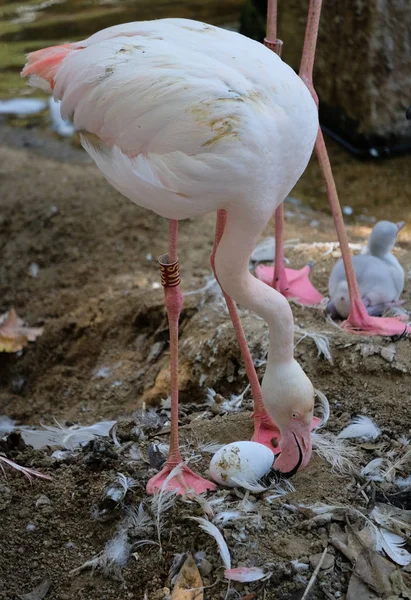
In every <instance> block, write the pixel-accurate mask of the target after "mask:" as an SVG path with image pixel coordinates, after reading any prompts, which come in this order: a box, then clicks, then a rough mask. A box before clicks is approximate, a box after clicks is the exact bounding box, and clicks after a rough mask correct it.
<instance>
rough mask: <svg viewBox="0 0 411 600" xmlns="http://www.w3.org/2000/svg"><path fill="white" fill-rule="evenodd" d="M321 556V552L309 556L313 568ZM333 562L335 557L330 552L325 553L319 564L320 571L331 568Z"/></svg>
mask: <svg viewBox="0 0 411 600" xmlns="http://www.w3.org/2000/svg"><path fill="white" fill-rule="evenodd" d="M321 556H322V552H319V553H318V554H312V555H311V556H310V565H311V566H312V568H313V569H315V568H316V566H317V565H318V563H319V562H320V558H321ZM334 562H335V557H334V556H333V555H332V554H328V553H327V554H326V555H325V558H324V560H323V563H322V565H321V571H328V569H332V568H333V566H334Z"/></svg>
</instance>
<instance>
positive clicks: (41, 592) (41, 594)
mask: <svg viewBox="0 0 411 600" xmlns="http://www.w3.org/2000/svg"><path fill="white" fill-rule="evenodd" d="M50 586H51V581H50V579H49V578H48V577H45V578H44V579H43V581H42V582H41V583H40V585H38V586H37V587H36V588H35V589H34V590H33V591H32V592H29V593H28V594H24V595H23V596H20V598H21V600H43V598H45V597H46V596H47V592H48V591H49V589H50Z"/></svg>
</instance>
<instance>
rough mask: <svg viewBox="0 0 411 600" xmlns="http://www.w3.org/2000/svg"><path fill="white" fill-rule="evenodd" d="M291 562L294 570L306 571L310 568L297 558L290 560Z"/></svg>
mask: <svg viewBox="0 0 411 600" xmlns="http://www.w3.org/2000/svg"><path fill="white" fill-rule="evenodd" d="M291 564H292V566H293V568H294V569H295V570H296V571H308V569H309V568H310V567H309V566H308V565H307V563H303V562H300V561H299V560H298V559H295V560H292V561H291Z"/></svg>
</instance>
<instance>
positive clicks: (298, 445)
mask: <svg viewBox="0 0 411 600" xmlns="http://www.w3.org/2000/svg"><path fill="white" fill-rule="evenodd" d="M280 449H281V453H280V454H279V455H278V457H277V459H276V460H275V462H274V469H276V470H278V471H281V473H282V474H283V475H284V477H292V476H293V475H295V474H296V473H297V471H298V470H299V469H300V468H304V467H306V466H307V465H308V463H309V462H310V458H311V452H312V445H311V425H305V424H303V423H298V422H297V423H294V422H293V423H292V424H291V423H290V425H289V426H288V427H287V428H286V429H285V430H284V431H281V442H280Z"/></svg>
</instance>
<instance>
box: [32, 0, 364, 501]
mask: <svg viewBox="0 0 411 600" xmlns="http://www.w3.org/2000/svg"><path fill="white" fill-rule="evenodd" d="M318 4H319V5H321V2H319V0H311V8H310V11H311V12H313V10H314V9H315V8H317V7H318ZM317 12H318V11H317ZM310 14H311V13H310ZM318 18H319V12H318ZM314 25H316V23H315V22H314ZM317 28H318V23H317ZM316 33H317V31H316V28H315V27H313V19H311V21H310V20H309V24H308V29H307V34H306V40H305V45H304V52H303V63H302V64H303V65H305V66H304V69H303V67H302V72H303V73H305V75H304V77H306V78H307V81H311V75H312V66H313V61H314V53H315V42H316ZM300 74H301V73H300ZM22 75H23V76H27V75H31V76H32V77H31V83H32V84H33V85H36V86H38V87H41V88H43V89H44V88H47V89H49V90H53V93H54V96H55V98H57V99H60V100H61V101H62V104H61V112H62V116H63V118H73V120H74V124H75V126H76V128H77V130H79V131H80V132H82V143H83V146H84V148H85V149H86V151H87V152H88V153H89V154H90V156H91V157H92V158H93V159H94V161H95V163H96V165H97V166H98V167H99V169H100V170H101V171H102V172H103V174H104V175H105V177H106V178H107V179H108V181H109V182H110V183H111V184H112V185H113V186H114V187H115V188H116V189H117V190H119V191H120V192H121V193H122V194H123V195H125V196H126V197H128V198H129V199H131V200H132V201H133V202H135V203H137V204H139V205H140V206H144V207H146V208H149V209H151V210H153V211H154V212H156V213H157V214H159V215H161V216H163V217H165V218H167V219H169V249H168V253H167V254H165V255H163V256H162V257H160V269H161V279H162V284H163V286H164V292H165V304H166V309H167V315H168V320H169V328H170V371H171V400H172V415H171V420H172V426H171V436H170V452H169V456H168V459H167V461H166V465H165V467H164V468H163V470H162V471H161V472H160V473H159V474H157V475H156V476H155V477H153V478H152V479H151V480H150V481H149V483H148V486H147V490H148V492H149V493H153V492H154V491H155V490H156V489H159V488H161V487H162V486H163V485H164V483H165V482H166V480H167V484H166V485H167V488H168V489H170V488H174V489H176V490H177V491H178V492H179V493H183V492H184V491H186V490H187V489H189V488H192V489H194V490H195V491H196V492H197V493H199V492H202V491H205V490H207V489H214V487H215V486H214V484H213V483H211V482H209V481H207V480H205V479H203V478H201V477H199V476H198V475H196V474H194V473H193V472H192V471H191V470H190V469H189V468H188V467H187V466H186V465H184V464H183V461H182V457H181V454H180V451H179V446H178V320H179V315H180V312H181V308H182V304H183V299H182V295H181V292H180V288H179V284H180V276H179V266H178V259H177V234H178V220H179V219H184V218H189V217H194V216H197V215H198V216H199V215H203V214H206V213H208V212H212V211H216V212H217V227H216V237H215V243H214V249H213V253H212V257H211V262H212V267H213V270H214V273H215V275H216V278H217V279H218V281H219V283H220V284H221V286H222V288H223V290H224V293H225V297H226V300H227V304H228V308H229V312H230V316H231V319H232V321H233V324H234V328H235V331H236V335H237V339H238V341H239V345H240V349H241V353H242V356H243V359H244V362H245V367H246V371H247V375H248V377H249V380H250V384H251V389H252V394H253V398H254V409H255V410H254V436H253V439H255V440H256V441H259V442H261V443H265V444H267V445H270V444H271V442H272V440H273V438H277V440H280V443H279V450H281V454H280V456H279V457H278V459H277V460H276V463H275V464H276V468H278V469H279V470H280V471H282V472H285V473H292V472H295V471H296V470H297V469H298V468H300V467H303V466H305V465H306V464H307V463H308V461H309V459H310V456H311V428H312V425H313V422H314V421H313V405H314V390H313V386H312V384H311V382H310V381H309V379H308V378H307V376H306V375H305V373H304V371H303V370H302V369H301V367H300V365H299V364H298V363H297V362H296V361H295V359H294V356H293V329H294V328H293V318H292V312H291V309H290V307H289V304H288V302H287V301H286V300H285V298H284V297H283V296H282V295H281V294H280V293H278V292H277V291H275V290H274V289H272V288H270V287H269V286H267V285H265V284H264V283H262V282H260V281H259V280H258V279H256V278H254V277H253V276H252V275H251V274H250V273H249V271H248V261H249V257H250V254H251V252H252V250H253V248H254V246H255V243H256V241H257V240H258V237H259V235H260V234H261V232H262V231H263V229H264V227H265V226H266V224H267V222H268V221H269V219H270V217H271V215H272V214H273V212H274V210H275V209H276V208H277V207H278V206H279V205H280V204H281V203H282V202H283V200H284V198H285V197H286V195H287V194H288V193H289V192H290V190H291V189H292V187H293V186H294V185H295V183H296V181H297V180H298V178H299V177H300V176H301V174H302V173H303V171H304V169H305V167H306V165H307V163H308V160H309V158H310V155H311V152H312V149H313V146H314V143H315V140H316V137H317V133H318V115H317V107H316V104H315V102H314V101H313V99H312V97H311V95H310V92H309V91H308V89H307V87H306V86H305V85H304V83H303V82H302V81H301V79H300V78H299V77H298V76H297V75H296V74H295V73H294V72H293V71H292V70H291V69H290V68H289V67H288V66H287V65H285V64H284V63H283V62H282V61H281V59H280V58H279V57H278V56H276V54H275V53H272V52H270V51H268V50H267V48H264V46H262V45H261V44H258V43H257V42H254V41H252V40H249V39H247V38H245V37H243V36H241V35H239V34H236V33H233V32H229V31H226V30H223V29H219V28H217V27H213V26H209V25H205V24H203V23H198V22H196V21H189V20H184V19H161V20H158V21H151V22H141V23H139V22H136V23H128V24H124V25H120V26H115V27H110V28H108V29H105V30H103V31H100V32H99V33H96V34H95V35H93V36H91V37H90V38H88V39H87V40H85V41H82V42H76V43H73V44H65V45H62V46H55V47H51V48H46V49H44V50H39V51H37V52H33V53H31V54H30V55H29V56H28V61H27V64H26V66H25V68H24V70H23V73H22ZM304 77H303V79H304ZM311 88H312V86H311ZM319 135H320V134H319ZM273 140H274V142H273ZM317 144H318V142H317ZM337 204H338V202H337ZM337 226H338V225H337ZM340 227H342V228H343V225H342V219H341V224H340ZM347 248H348V246H347ZM347 275H348V278H349V277H350V273H349V270H348V271H347ZM354 281H355V279H354ZM236 302H239V303H240V304H241V305H242V306H244V307H246V308H248V309H250V310H253V311H255V312H256V313H257V314H258V315H259V316H261V317H262V318H264V319H265V320H266V322H267V324H268V328H269V335H270V350H269V355H268V361H267V368H266V372H265V375H264V378H263V382H262V388H261V389H260V386H259V382H258V378H257V375H256V372H255V369H254V366H253V362H252V358H251V356H250V352H249V350H248V346H247V343H246V339H245V336H244V332H243V329H242V326H241V322H240V320H239V317H238V313H237V309H236V304H235V303H236ZM277 452H278V448H277ZM177 465H182V467H181V468H182V470H181V471H180V472H179V474H177V475H176V476H175V477H170V473H171V471H172V470H173V469H174V468H175V467H176V466H177Z"/></svg>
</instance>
